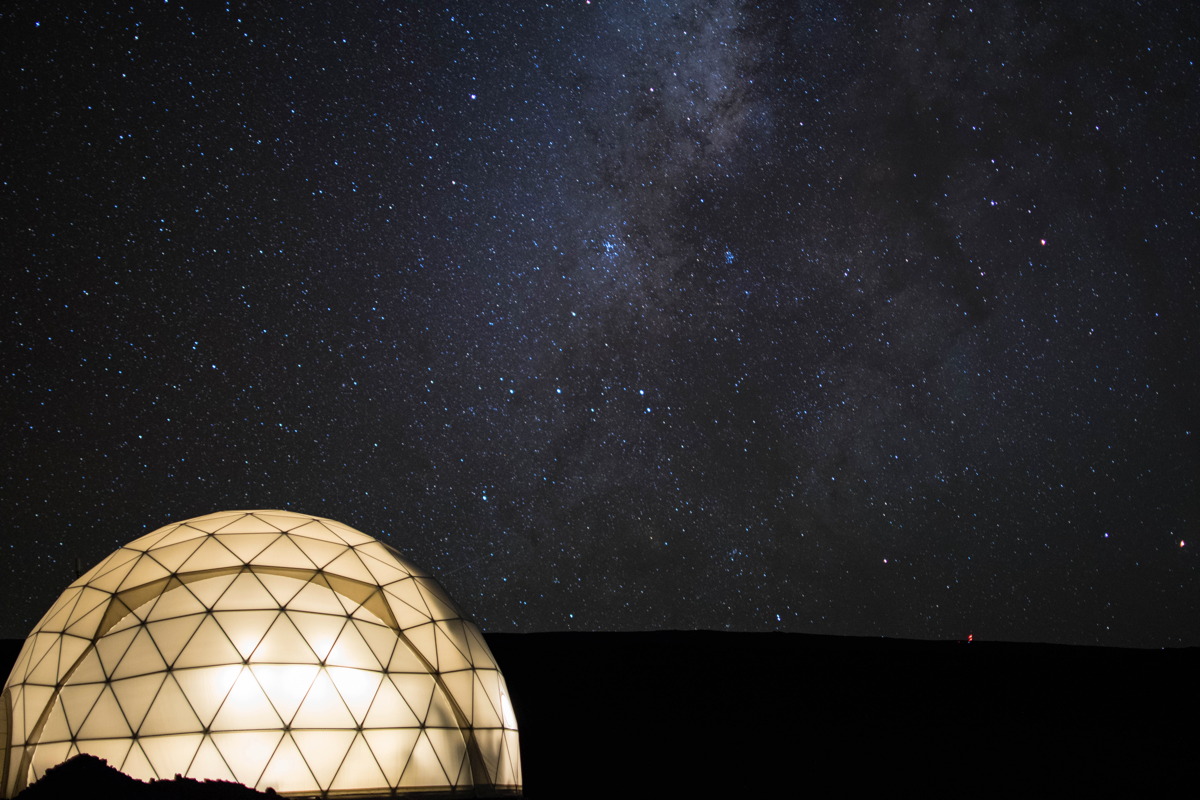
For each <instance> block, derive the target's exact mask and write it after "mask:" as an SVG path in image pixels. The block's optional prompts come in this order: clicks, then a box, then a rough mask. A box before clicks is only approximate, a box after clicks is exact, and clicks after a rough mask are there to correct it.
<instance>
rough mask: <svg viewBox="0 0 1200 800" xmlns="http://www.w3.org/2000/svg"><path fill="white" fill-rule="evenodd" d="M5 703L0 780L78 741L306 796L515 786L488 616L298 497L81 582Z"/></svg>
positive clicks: (179, 769) (184, 771) (146, 771)
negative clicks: (481, 620) (475, 615)
mask: <svg viewBox="0 0 1200 800" xmlns="http://www.w3.org/2000/svg"><path fill="white" fill-rule="evenodd" d="M0 700H2V708H0V790H2V794H3V796H5V797H13V796H15V795H16V794H17V793H18V792H20V791H21V790H22V789H23V788H24V787H25V786H27V785H28V784H29V783H31V782H33V781H35V780H37V779H38V778H39V777H41V775H42V774H43V773H44V772H45V771H46V770H47V769H48V768H50V767H53V766H54V765H56V764H59V763H61V762H62V761H65V760H66V759H68V758H70V757H71V756H73V755H75V754H76V753H90V754H92V755H96V756H99V757H101V758H105V759H106V760H107V761H108V762H109V763H110V764H111V765H113V766H114V767H117V768H118V769H120V770H121V771H123V772H125V773H127V774H129V775H132V776H133V777H135V778H141V779H151V778H163V779H165V778H171V777H174V776H175V775H176V774H180V775H184V776H187V777H192V778H197V779H219V780H231V781H236V782H239V783H243V784H245V785H247V786H251V787H254V788H257V789H260V790H263V789H266V788H268V787H271V788H274V789H275V790H276V791H278V792H279V793H280V794H285V795H293V796H319V797H329V796H339V795H345V796H373V795H378V796H388V795H394V794H404V793H408V792H416V791H419V792H455V793H462V792H469V793H475V794H484V795H486V794H507V793H517V792H519V791H520V786H521V765H520V749H519V742H518V733H517V724H516V719H515V716H514V714H513V710H512V705H511V703H510V702H509V699H508V690H507V687H506V686H505V683H504V677H503V676H502V675H501V673H500V670H499V668H498V667H497V666H496V662H495V659H494V658H493V656H492V654H491V651H490V650H489V649H488V646H487V644H486V643H485V642H484V639H483V635H482V633H481V632H480V631H479V629H478V627H476V626H475V624H474V623H472V622H470V621H469V620H467V619H466V618H465V617H464V615H463V614H462V613H461V612H460V611H459V610H458V609H457V607H456V606H455V604H454V603H453V602H452V601H451V600H450V598H449V597H448V596H447V595H446V593H445V591H444V590H443V589H442V588H441V587H440V586H439V585H438V584H437V582H436V581H434V580H433V578H431V577H430V576H429V575H427V574H425V573H423V572H422V571H420V570H419V569H417V568H416V567H414V566H413V565H411V564H409V563H408V562H407V561H405V560H404V559H403V558H402V557H401V556H400V555H399V554H398V553H397V552H396V551H395V550H393V549H392V548H390V547H388V546H387V545H385V544H383V543H382V542H379V541H378V540H376V539H373V538H371V537H370V536H367V535H366V534H363V533H361V532H359V531H356V530H354V529H353V528H349V527H347V526H345V525H342V524H340V523H337V522H334V521H332V520H327V519H322V518H320V517H312V516H306V515H302V514H296V513H292V512H288V511H228V512H219V513H216V514H210V515H207V516H204V517H197V518H195V519H190V520H186V521H184V522H180V523H176V524H172V525H168V526H166V527H163V528H160V529H158V530H156V531H154V532H152V533H150V534H147V535H146V536H143V537H141V538H139V539H137V540H135V541H133V542H131V543H130V544H128V545H125V546H124V547H122V548H120V549H119V550H117V551H116V552H114V553H113V554H112V555H110V556H109V557H108V558H106V559H104V560H103V561H102V562H100V564H98V565H97V566H96V567H94V568H93V569H91V570H90V571H88V572H87V573H86V574H84V575H82V576H81V577H80V578H79V579H78V580H76V581H75V582H74V583H72V584H71V585H70V586H69V587H68V588H67V590H66V591H65V592H63V594H62V596H61V597H59V599H58V601H57V602H56V603H55V604H54V605H53V606H52V607H51V609H50V610H49V611H48V612H47V613H46V615H45V616H44V617H43V618H42V620H41V621H40V622H39V623H38V624H37V626H36V627H35V628H34V630H33V632H32V633H31V634H30V635H29V637H28V638H27V639H26V641H25V645H24V647H23V648H22V650H21V652H20V654H19V656H18V658H17V662H16V664H15V666H14V668H13V671H12V674H11V675H10V677H9V680H8V682H7V683H6V684H5V687H4V691H3V695H2V697H0Z"/></svg>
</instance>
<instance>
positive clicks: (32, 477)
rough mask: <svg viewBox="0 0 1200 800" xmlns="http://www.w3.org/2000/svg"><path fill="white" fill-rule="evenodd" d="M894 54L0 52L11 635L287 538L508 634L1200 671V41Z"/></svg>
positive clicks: (82, 14)
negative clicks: (153, 555) (113, 578)
mask: <svg viewBox="0 0 1200 800" xmlns="http://www.w3.org/2000/svg"><path fill="white" fill-rule="evenodd" d="M881 5H882V7H875V8H873V7H870V6H867V5H863V4H858V3H852V4H843V3H838V2H760V3H752V2H735V1H734V0H679V1H678V2H662V1H661V0H644V1H641V2H639V1H636V0H629V1H628V2H615V1H614V0H592V2H587V0H558V1H556V2H548V3H532V2H530V3H505V2H495V1H493V0H488V1H487V2H483V1H480V2H442V3H437V4H435V3H426V2H394V3H384V2H368V1H367V0H359V1H358V2H353V3H341V2H338V3H334V2H316V3H303V2H297V3H267V2H260V3H246V4H242V3H227V4H225V5H224V6H223V7H221V6H218V5H215V4H200V3H193V2H179V1H178V0H166V1H165V2H163V1H161V0H156V2H149V1H147V2H136V3H132V4H126V5H122V6H121V7H117V4H109V3H68V4H58V3H53V2H18V3H15V4H6V6H5V10H3V11H2V12H0V35H2V39H0V41H2V45H0V47H2V48H3V58H0V73H2V80H0V86H3V87H4V88H3V90H2V92H0V96H2V97H3V98H4V106H5V113H4V116H5V120H6V122H5V124H4V126H3V129H2V131H0V165H2V176H3V185H2V186H0V220H2V222H3V231H4V235H3V237H0V287H2V290H0V296H2V297H3V301H4V302H3V312H2V316H0V320H2V326H3V327H2V329H0V330H2V333H0V400H2V402H3V423H4V428H5V434H4V439H3V444H4V446H3V451H2V452H3V456H4V458H3V459H2V461H0V504H2V506H3V508H4V509H5V516H6V520H5V523H4V532H3V536H2V539H0V543H2V547H3V551H2V553H3V555H2V558H0V585H2V586H3V588H2V590H0V592H2V594H0V602H2V603H3V606H4V608H5V610H6V612H7V613H6V614H5V615H4V619H3V622H2V627H0V635H4V636H8V637H21V636H24V635H25V634H26V633H27V632H28V630H29V629H30V628H31V627H32V625H33V624H34V623H35V622H36V620H37V619H38V617H40V616H41V614H42V613H43V612H44V611H45V610H46V609H47V608H48V607H49V605H50V604H51V602H52V601H53V600H54V598H55V597H56V596H57V594H58V592H60V591H61V589H62V588H63V587H65V586H66V584H67V583H69V582H70V581H71V580H73V579H74V577H75V575H76V569H77V565H79V566H82V568H83V569H87V568H88V567H90V566H91V565H92V564H94V563H96V562H97V561H98V560H99V559H101V558H102V557H104V556H105V555H107V554H108V553H109V552H110V551H112V550H113V549H115V548H116V547H118V546H119V545H121V544H123V543H125V542H127V541H129V540H132V539H134V538H136V537H137V536H140V535H142V534H144V533H146V532H148V531H149V530H153V529H154V528H157V527H159V526H161V525H164V524H167V523H169V522H172V521H177V520H181V519H185V518H188V517H192V516H198V515H201V514H206V513H209V512H212V511H217V510H223V509H234V508H287V509H292V510H296V511H302V512H306V513H312V514H317V515H320V516H326V517H331V518H334V519H337V520H339V521H342V522H345V523H347V524H349V525H352V526H354V527H357V528H359V529H361V530H363V531H364V532H367V533H370V534H372V535H375V536H379V537H380V538H382V539H384V540H385V541H387V542H389V543H390V544H392V545H394V546H395V547H397V548H398V549H399V550H400V551H401V552H403V553H405V554H406V555H407V556H408V557H410V558H411V559H412V560H413V561H414V562H415V563H417V564H419V565H421V566H423V567H424V568H426V569H428V570H430V571H431V572H432V573H433V574H434V575H436V576H437V577H439V578H440V580H441V581H442V582H443V583H444V585H445V586H446V587H447V589H448V590H449V591H450V593H451V594H452V595H453V596H455V597H456V598H457V599H458V600H459V601H460V602H461V604H462V605H463V606H464V608H465V609H466V610H467V611H468V612H469V613H470V614H472V615H473V616H474V617H475V618H476V620H477V621H478V622H479V623H480V625H481V626H482V627H483V628H484V629H485V630H489V631H541V630H627V629H660V628H670V629H718V630H724V629H730V630H742V631H770V630H781V631H796V632H807V633H821V634H843V635H871V636H880V635H882V636H891V637H917V638H949V639H965V638H966V637H967V636H968V634H971V635H973V636H974V638H975V639H976V640H984V639H1005V640H1019V641H1048V642H1064V643H1081V644H1098V645H1117V646H1140V647H1159V646H1175V645H1198V644H1200V587H1198V585H1197V584H1198V581H1197V568H1198V565H1197V555H1196V553H1197V550H1200V530H1198V524H1200V486H1198V483H1200V480H1198V479H1200V449H1198V445H1197V443H1198V441H1200V434H1198V433H1197V424H1198V423H1200V420H1198V419H1197V409H1198V408H1200V380H1198V376H1200V370H1198V369H1197V366H1198V365H1200V344H1198V341H1200V324H1198V323H1197V308H1198V307H1200V286H1198V279H1197V274H1196V267H1197V264H1196V258H1197V256H1196V253H1197V250H1198V248H1197V244H1198V242H1200V236H1198V233H1200V229H1198V224H1200V220H1198V218H1197V210H1198V199H1197V198H1198V197H1200V194H1198V192H1197V186H1198V181H1197V177H1198V168H1200V164H1198V161H1197V159H1198V152H1200V140H1198V139H1197V137H1196V130H1197V128H1198V123H1200V103H1198V99H1200V98H1198V93H1200V90H1198V88H1197V87H1200V69H1198V68H1197V64H1196V59H1197V53H1200V43H1198V41H1197V37H1198V32H1200V13H1198V12H1197V11H1196V10H1195V6H1194V5H1192V4H1188V3H1178V4H1169V3H1167V4H1158V3H1156V4H1153V5H1152V7H1151V6H1150V5H1145V6H1144V7H1143V5H1144V4H1138V3H1128V2H1098V3H1094V4H1090V5H1089V12H1088V13H1087V14H1086V15H1084V16H1078V15H1076V14H1075V13H1074V12H1073V10H1072V9H1070V8H1067V6H1065V5H1061V4H1047V3H1033V2H1014V1H1012V0H1010V1H1009V2H995V3H993V2H988V3H979V4H978V6H977V7H975V8H971V7H970V6H969V4H958V3H949V2H930V3H902V4H892V3H887V4H881ZM1175 6H1178V8H1176V7H1175Z"/></svg>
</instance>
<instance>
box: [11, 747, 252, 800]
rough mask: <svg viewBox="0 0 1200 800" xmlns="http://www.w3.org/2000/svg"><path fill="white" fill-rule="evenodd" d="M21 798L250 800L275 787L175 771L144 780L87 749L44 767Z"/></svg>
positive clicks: (20, 795)
mask: <svg viewBox="0 0 1200 800" xmlns="http://www.w3.org/2000/svg"><path fill="white" fill-rule="evenodd" d="M17 797H18V798H20V800H79V799H80V798H92V797H97V798H105V800H108V798H113V800H116V799H117V798H120V800H253V798H263V797H276V794H275V792H274V790H272V789H268V790H267V791H266V793H265V794H264V793H263V792H256V791H254V790H253V789H249V788H247V787H245V786H243V785H242V784H240V783H231V782H230V781H212V780H206V781H198V780H194V779H192V778H183V777H180V776H179V775H176V776H175V777H174V778H172V779H170V780H156V781H150V782H149V783H145V782H143V781H139V780H137V779H136V778H131V777H129V776H128V775H126V774H125V773H123V772H121V771H119V770H116V769H114V768H113V767H111V766H109V763H108V762H107V761H105V760H104V759H103V758H97V757H96V756H93V755H88V754H86V753H84V754H81V755H77V756H74V757H72V758H70V759H68V760H67V761H64V762H63V763H62V764H59V765H58V766H56V767H51V768H50V769H48V770H46V774H45V775H43V776H42V778H41V780H39V781H37V782H36V783H33V784H31V785H30V786H29V788H27V789H26V790H25V791H23V792H21V793H20V794H19V795H17Z"/></svg>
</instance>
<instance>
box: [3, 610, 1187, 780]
mask: <svg viewBox="0 0 1200 800" xmlns="http://www.w3.org/2000/svg"><path fill="white" fill-rule="evenodd" d="M488 641H489V643H490V644H491V647H492V649H493V651H494V653H495V655H496V658H497V659H498V661H499V662H500V665H501V667H502V668H503V670H504V674H505V676H506V678H507V681H508V685H509V689H510V690H511V693H512V698H513V703H514V706H515V708H516V711H517V717H518V720H519V722H520V726H521V744H522V758H523V764H524V773H525V786H526V794H527V796H529V797H532V798H575V797H583V796H589V797H590V796H595V797H618V796H623V795H628V794H629V793H630V791H631V787H633V786H637V787H638V789H637V794H639V795H647V794H649V795H653V794H658V795H662V796H678V795H681V794H683V795H703V796H720V795H728V796H735V797H742V796H750V795H758V796H763V795H770V794H774V793H778V794H780V795H782V794H783V793H784V792H787V793H788V794H795V793H796V792H804V793H806V794H807V793H810V792H815V793H816V794H818V795H821V796H828V795H832V794H842V793H850V792H853V793H855V794H858V793H861V792H887V791H892V790H896V789H900V788H912V789H917V790H920V791H921V792H923V793H924V794H934V795H941V794H945V795H957V796H962V795H972V796H973V795H978V794H993V793H1004V794H1009V795H1012V794H1021V795H1029V794H1042V793H1045V792H1046V791H1056V790H1057V791H1070V792H1071V793H1073V794H1075V793H1079V792H1081V791H1101V792H1104V793H1105V794H1107V795H1111V794H1113V793H1114V792H1115V793H1118V794H1128V795H1136V794H1144V793H1145V792H1147V791H1154V790H1156V789H1164V788H1169V787H1171V786H1172V784H1173V783H1174V781H1176V780H1188V781H1189V782H1190V778H1189V776H1194V764H1195V760H1194V756H1195V753H1196V742H1197V737H1196V734H1195V720H1196V719H1197V715H1196V712H1197V710H1198V705H1200V704H1198V703H1197V695H1198V693H1197V691H1196V684H1195V675H1196V673H1197V670H1196V667H1197V662H1198V661H1200V650H1197V649H1181V650H1117V649H1103V648H1082V647H1064V646H1053V645H1030V644H1013V643H1000V642H975V643H971V644H967V643H959V642H918V641H901V640H887V639H855V638H840V637H813V636H803V635H798V634H741V633H709V632H687V633H677V632H656V633H541V634H492V635H489V636H488ZM4 644H5V645H6V648H5V650H4V651H3V652H0V655H2V656H4V657H6V658H7V659H9V660H11V658H13V657H15V655H16V645H17V644H18V643H16V642H5V643H4ZM7 663H8V661H5V662H0V668H5V669H6V668H7V667H6V664H7ZM1180 723H1182V725H1181V724H1180ZM1184 785H1187V784H1184Z"/></svg>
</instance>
